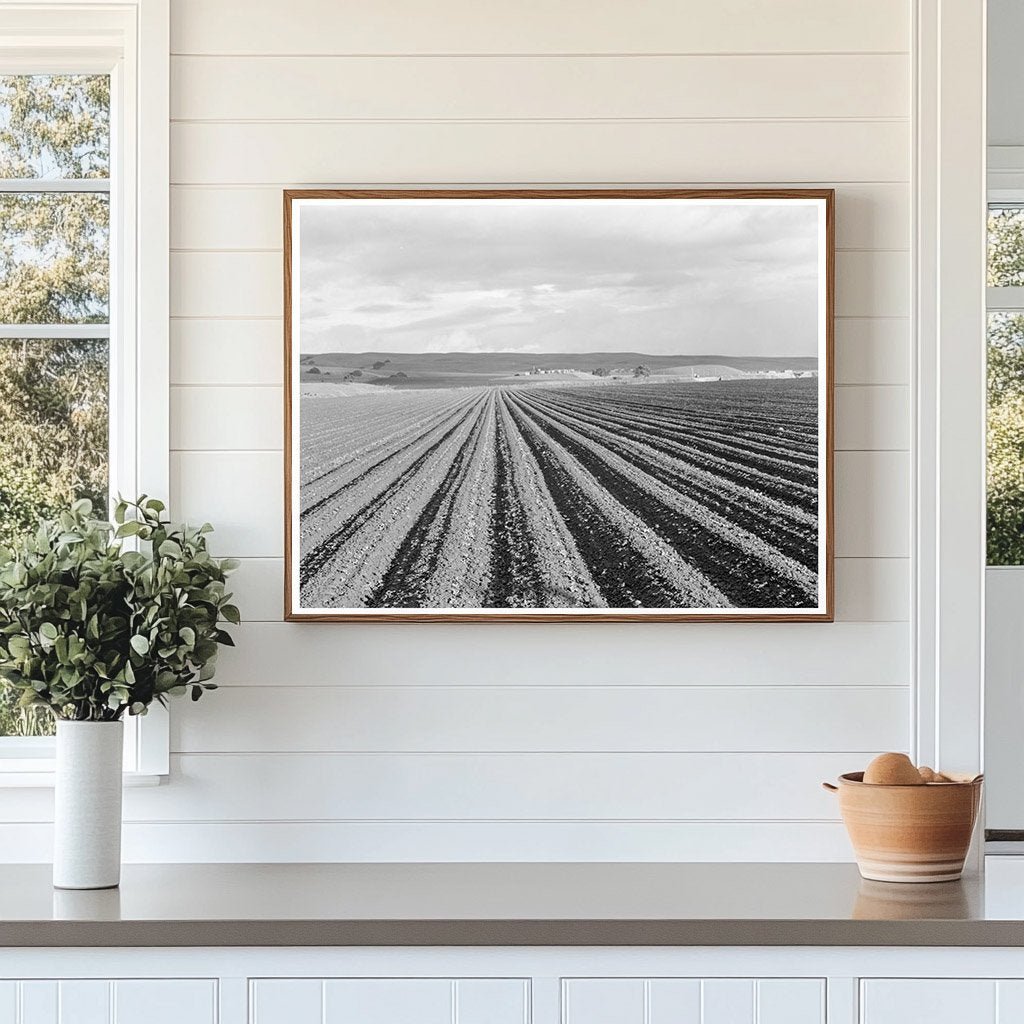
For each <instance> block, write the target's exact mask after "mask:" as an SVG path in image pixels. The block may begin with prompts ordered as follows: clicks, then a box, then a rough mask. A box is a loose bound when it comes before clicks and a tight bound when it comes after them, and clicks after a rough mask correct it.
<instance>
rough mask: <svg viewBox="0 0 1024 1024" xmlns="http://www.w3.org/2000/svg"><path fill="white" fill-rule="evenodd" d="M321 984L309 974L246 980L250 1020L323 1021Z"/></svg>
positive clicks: (277, 1023) (257, 1023)
mask: <svg viewBox="0 0 1024 1024" xmlns="http://www.w3.org/2000/svg"><path fill="white" fill-rule="evenodd" d="M323 993H324V984H323V982H322V981H320V980H319V979H313V978H257V979H256V980H254V981H250V982H249V1014H250V1020H251V1024H323V998H324V995H323Z"/></svg>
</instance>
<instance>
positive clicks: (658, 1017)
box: [646, 978, 701, 1024]
mask: <svg viewBox="0 0 1024 1024" xmlns="http://www.w3.org/2000/svg"><path fill="white" fill-rule="evenodd" d="M647 1005H648V1015H649V1018H650V1019H649V1020H648V1021H647V1022H646V1024H690V1022H693V1024H701V1015H700V979H699V978H654V979H653V980H651V981H649V982H648V983H647Z"/></svg>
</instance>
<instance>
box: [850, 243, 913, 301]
mask: <svg viewBox="0 0 1024 1024" xmlns="http://www.w3.org/2000/svg"><path fill="white" fill-rule="evenodd" d="M909 313H910V254H909V253H908V252H904V251H889V250H876V251H868V250H856V251H845V252H837V253H836V315H837V316H843V317H847V316H894V317H905V316H907V315H908V314H909Z"/></svg>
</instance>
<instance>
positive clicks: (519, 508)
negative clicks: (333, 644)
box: [284, 189, 834, 622]
mask: <svg viewBox="0 0 1024 1024" xmlns="http://www.w3.org/2000/svg"><path fill="white" fill-rule="evenodd" d="M833 205H834V204H833V193H832V191H831V190H825V189H814V190H810V189H807V190H803V189H800V190H796V189H787V190H756V191H751V190H743V191H740V190H728V191H720V190H716V191H711V190H700V191H695V190H677V189H615V190H604V189H602V190H593V189H591V190H580V189H572V190H548V189H545V190H539V189H531V190H514V191H513V190H501V191H499V190H472V191H467V190H458V191H426V190H401V191H383V190H303V191H287V192H285V194H284V229H285V235H284V254H285V257H284V258H285V266H284V273H285V312H284V322H285V353H286V376H285V379H286V395H285V418H286V444H285V467H286V469H285V475H286V485H285V487H286V496H285V518H286V538H285V577H286V579H285V589H286V617H287V618H288V619H291V620H309V619H317V620H328V621H359V622H366V621H395V620H415V621H436V620H472V621H495V620H505V621H507V620H520V621H550V620H563V621H564V620H570V621H592V620H605V621H607V620H616V621H621V620H638V621H652V620H653V621H675V620H700V621H717V620H765V621H767V620H785V621H794V620H808V621H819V622H820V621H831V619H832V614H833V613H832V606H833V599H832V591H833V583H832V391H833V373H832V320H833V290H834V289H833V275H834V260H833V249H834V239H833V234H834V226H833V225H834V215H833Z"/></svg>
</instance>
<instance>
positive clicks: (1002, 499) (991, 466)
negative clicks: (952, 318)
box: [988, 313, 1024, 565]
mask: <svg viewBox="0 0 1024 1024" xmlns="http://www.w3.org/2000/svg"><path fill="white" fill-rule="evenodd" d="M988 564H989V565H1024V314H1021V313H990V314H989V318H988Z"/></svg>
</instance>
